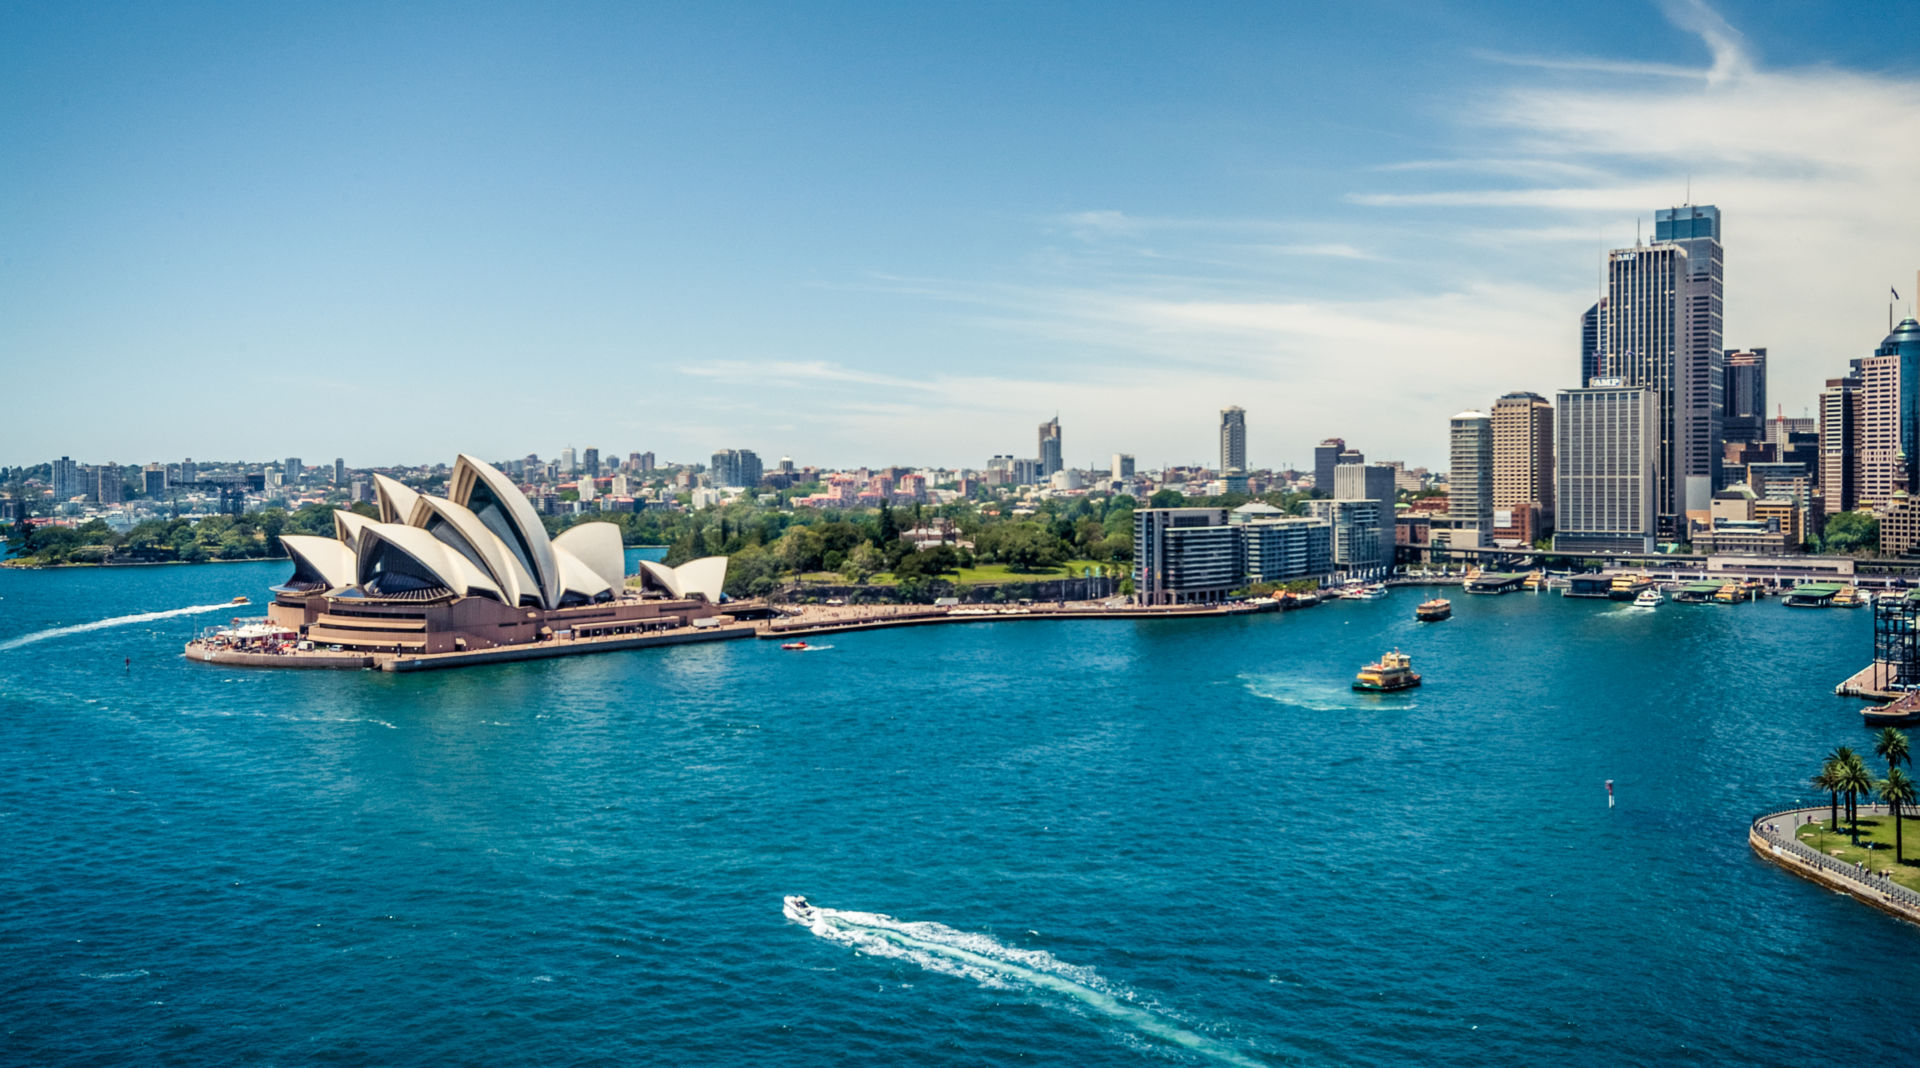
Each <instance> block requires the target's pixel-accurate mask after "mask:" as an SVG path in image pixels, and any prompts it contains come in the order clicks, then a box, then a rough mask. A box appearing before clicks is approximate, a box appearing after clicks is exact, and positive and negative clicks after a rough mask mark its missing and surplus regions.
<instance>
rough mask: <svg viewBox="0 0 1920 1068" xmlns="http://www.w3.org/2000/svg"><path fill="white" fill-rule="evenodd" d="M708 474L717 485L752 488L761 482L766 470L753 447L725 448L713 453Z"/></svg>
mask: <svg viewBox="0 0 1920 1068" xmlns="http://www.w3.org/2000/svg"><path fill="white" fill-rule="evenodd" d="M708 475H709V477H710V478H711V479H712V480H713V484H714V485H715V486H720V487H727V488H734V487H739V488H744V489H752V488H753V487H755V486H758V485H759V484H760V481H761V478H762V476H763V475H764V471H763V470H762V468H761V465H760V457H759V456H758V455H756V454H755V453H754V451H753V450H752V449H723V450H721V451H720V452H716V453H714V454H713V465H712V466H711V467H710V468H708Z"/></svg>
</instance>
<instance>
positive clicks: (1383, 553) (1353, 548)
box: [1307, 499, 1395, 578]
mask: <svg viewBox="0 0 1920 1068" xmlns="http://www.w3.org/2000/svg"><path fill="white" fill-rule="evenodd" d="M1307 514H1308V515H1310V516H1312V517H1313V518H1315V519H1319V520H1323V521H1324V522H1326V524H1327V525H1328V527H1329V528H1330V529H1331V531H1332V551H1333V569H1334V571H1335V572H1336V573H1340V574H1344V575H1346V576H1347V577H1349V578H1372V577H1375V576H1378V575H1380V574H1382V573H1383V572H1382V569H1381V565H1380V561H1381V560H1382V559H1383V558H1384V559H1386V560H1388V561H1391V560H1392V559H1393V558H1392V556H1391V552H1392V549H1391V546H1392V545H1393V543H1394V539H1395V532H1394V531H1393V530H1392V528H1391V527H1389V526H1388V524H1389V523H1391V522H1392V521H1393V520H1392V519H1391V518H1390V517H1391V515H1392V513H1390V512H1389V513H1386V517H1383V515H1382V513H1381V510H1380V502H1379V501H1370V500H1357V499H1356V500H1339V499H1333V500H1319V499H1316V500H1312V501H1308V502H1307ZM1382 542H1386V543H1387V546H1388V548H1386V549H1384V550H1383V549H1382V547H1381V543H1382Z"/></svg>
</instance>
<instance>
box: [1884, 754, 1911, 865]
mask: <svg viewBox="0 0 1920 1068" xmlns="http://www.w3.org/2000/svg"><path fill="white" fill-rule="evenodd" d="M1889 729H1891V728H1889ZM1915 796H1916V794H1915V791H1914V788H1913V779H1912V778H1911V777H1910V776H1909V775H1908V774H1907V773H1906V772H1904V771H1901V770H1900V769H1899V768H1889V769H1887V777H1886V778H1884V779H1882V780H1880V800H1882V801H1885V802H1886V803H1887V810H1888V811H1890V812H1892V813H1893V859H1894V861H1895V862H1897V863H1901V864H1904V863H1906V859H1907V858H1906V852H1905V850H1906V847H1905V845H1904V843H1902V842H1901V840H1900V806H1901V805H1911V804H1913V801H1914V798H1915Z"/></svg>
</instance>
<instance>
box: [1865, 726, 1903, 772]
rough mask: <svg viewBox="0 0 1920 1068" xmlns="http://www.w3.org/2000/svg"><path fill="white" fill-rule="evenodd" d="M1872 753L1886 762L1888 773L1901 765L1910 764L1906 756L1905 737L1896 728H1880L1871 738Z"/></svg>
mask: <svg viewBox="0 0 1920 1068" xmlns="http://www.w3.org/2000/svg"><path fill="white" fill-rule="evenodd" d="M1873 751H1874V752H1875V753H1876V754H1878V755H1879V757H1880V759H1882V760H1884V761H1886V762H1887V771H1888V772H1889V773H1891V772H1892V771H1893V770H1894V769H1895V768H1897V767H1899V766H1900V765H1902V764H1908V763H1911V761H1910V760H1909V758H1908V756H1907V736H1906V734H1905V733H1903V732H1902V731H1901V730H1900V728H1898V727H1882V728H1880V732H1879V733H1878V734H1875V735H1874V736H1873Z"/></svg>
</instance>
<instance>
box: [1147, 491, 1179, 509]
mask: <svg viewBox="0 0 1920 1068" xmlns="http://www.w3.org/2000/svg"><path fill="white" fill-rule="evenodd" d="M1185 503H1187V496H1186V494H1184V493H1181V492H1180V491H1179V490H1170V489H1163V490H1155V491H1154V494H1153V496H1152V497H1149V498H1147V504H1148V505H1150V506H1151V507H1154V508H1178V507H1180V506H1181V505H1183V504H1185Z"/></svg>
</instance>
